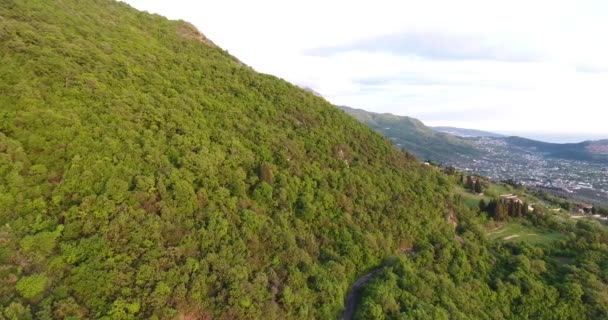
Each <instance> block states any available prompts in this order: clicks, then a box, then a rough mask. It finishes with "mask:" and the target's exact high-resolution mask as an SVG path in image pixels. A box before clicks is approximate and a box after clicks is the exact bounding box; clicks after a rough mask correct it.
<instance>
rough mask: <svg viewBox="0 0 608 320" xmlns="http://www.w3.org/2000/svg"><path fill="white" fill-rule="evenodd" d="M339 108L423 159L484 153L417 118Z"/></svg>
mask: <svg viewBox="0 0 608 320" xmlns="http://www.w3.org/2000/svg"><path fill="white" fill-rule="evenodd" d="M340 108H341V109H342V110H344V111H346V112H347V113H348V114H350V115H352V116H353V117H355V119H357V120H359V121H360V122H361V123H364V124H366V125H367V126H369V127H370V128H372V129H374V130H375V131H377V132H379V133H381V134H383V135H384V136H386V137H388V138H389V139H390V140H391V141H392V142H393V143H394V144H395V145H396V146H398V147H399V148H401V149H404V150H407V151H408V152H411V153H412V154H414V155H416V156H417V157H418V158H419V159H421V160H433V161H437V162H441V163H444V162H453V161H454V159H455V158H458V159H461V158H462V159H468V161H470V159H471V157H474V156H478V155H480V154H481V152H480V151H479V150H477V149H476V147H475V145H473V144H472V143H471V142H469V141H466V140H464V139H461V138H460V137H456V136H454V135H451V134H447V133H443V132H438V131H436V130H433V129H432V128H430V127H427V126H426V125H424V123H422V122H421V121H420V120H418V119H415V118H410V117H404V116H397V115H394V114H389V113H374V112H369V111H365V110H361V109H353V108H349V107H340Z"/></svg>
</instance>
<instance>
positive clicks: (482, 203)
mask: <svg viewBox="0 0 608 320" xmlns="http://www.w3.org/2000/svg"><path fill="white" fill-rule="evenodd" d="M487 209H488V205H487V204H486V201H485V200H484V199H481V200H479V211H480V212H485V211H486V210H487Z"/></svg>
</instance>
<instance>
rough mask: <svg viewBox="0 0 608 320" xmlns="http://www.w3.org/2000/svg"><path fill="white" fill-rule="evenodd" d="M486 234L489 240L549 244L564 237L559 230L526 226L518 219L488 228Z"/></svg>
mask: <svg viewBox="0 0 608 320" xmlns="http://www.w3.org/2000/svg"><path fill="white" fill-rule="evenodd" d="M486 235H487V236H488V238H489V239H491V240H502V241H525V242H528V243H532V244H549V243H551V242H553V241H556V240H560V239H562V238H563V237H564V235H563V234H561V233H559V232H556V231H551V230H546V229H540V228H536V227H533V226H526V225H523V224H522V223H521V222H520V221H510V222H506V223H503V224H502V225H500V226H497V227H496V226H495V227H494V228H492V229H490V230H488V232H487V233H486Z"/></svg>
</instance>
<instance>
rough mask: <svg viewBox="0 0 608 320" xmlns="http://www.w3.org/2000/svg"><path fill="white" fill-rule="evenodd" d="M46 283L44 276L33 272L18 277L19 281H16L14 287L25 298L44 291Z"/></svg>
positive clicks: (35, 295) (30, 297)
mask: <svg viewBox="0 0 608 320" xmlns="http://www.w3.org/2000/svg"><path fill="white" fill-rule="evenodd" d="M46 285H47V278H46V276H44V275H42V274H35V275H31V276H25V277H23V278H21V279H19V281H17V284H16V285H15V288H16V289H17V292H19V294H20V295H21V296H22V297H24V298H26V299H32V298H35V297H37V296H38V295H40V294H41V293H42V292H44V289H45V288H46Z"/></svg>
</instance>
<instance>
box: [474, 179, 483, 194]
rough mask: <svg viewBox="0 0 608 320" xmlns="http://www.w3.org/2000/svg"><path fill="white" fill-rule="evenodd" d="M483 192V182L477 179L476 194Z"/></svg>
mask: <svg viewBox="0 0 608 320" xmlns="http://www.w3.org/2000/svg"><path fill="white" fill-rule="evenodd" d="M482 192H483V186H482V185H481V181H479V179H477V180H476V181H475V193H482Z"/></svg>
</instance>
